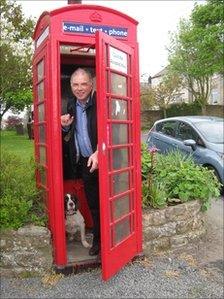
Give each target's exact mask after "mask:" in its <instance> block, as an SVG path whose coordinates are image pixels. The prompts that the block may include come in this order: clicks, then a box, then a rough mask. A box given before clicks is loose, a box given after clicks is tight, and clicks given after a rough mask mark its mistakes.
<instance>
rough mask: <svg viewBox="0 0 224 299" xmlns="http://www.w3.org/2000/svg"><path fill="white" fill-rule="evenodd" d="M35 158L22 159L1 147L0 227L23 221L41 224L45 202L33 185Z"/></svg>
mask: <svg viewBox="0 0 224 299" xmlns="http://www.w3.org/2000/svg"><path fill="white" fill-rule="evenodd" d="M34 169H35V167H34V161H30V162H25V161H24V160H22V159H20V157H18V156H16V155H14V154H10V153H7V152H5V151H2V153H1V181H0V188H1V189H0V196H1V202H0V208H1V218H0V224H1V228H13V229H17V228H19V227H21V226H23V225H25V224H28V223H33V224H37V225H44V224H45V222H46V217H45V215H44V205H43V203H42V201H41V199H40V198H41V194H40V191H38V190H37V189H36V185H35V176H34Z"/></svg>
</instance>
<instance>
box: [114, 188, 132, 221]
mask: <svg viewBox="0 0 224 299" xmlns="http://www.w3.org/2000/svg"><path fill="white" fill-rule="evenodd" d="M113 208H114V209H113V211H114V212H113V213H114V214H113V219H114V220H117V219H119V218H120V217H122V216H124V215H125V214H127V213H129V212H130V199H129V194H128V195H125V196H123V197H120V198H118V199H116V200H115V201H114V202H113Z"/></svg>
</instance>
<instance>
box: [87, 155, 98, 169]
mask: <svg viewBox="0 0 224 299" xmlns="http://www.w3.org/2000/svg"><path fill="white" fill-rule="evenodd" d="M87 166H88V167H90V166H91V168H90V170H89V171H90V172H93V171H94V170H95V169H97V168H98V150H96V151H95V152H94V153H93V154H92V155H91V156H90V157H89V160H88V162H87Z"/></svg>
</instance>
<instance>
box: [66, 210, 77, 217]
mask: <svg viewBox="0 0 224 299" xmlns="http://www.w3.org/2000/svg"><path fill="white" fill-rule="evenodd" d="M76 213H77V211H74V212H73V213H68V214H67V216H72V215H75V214H76Z"/></svg>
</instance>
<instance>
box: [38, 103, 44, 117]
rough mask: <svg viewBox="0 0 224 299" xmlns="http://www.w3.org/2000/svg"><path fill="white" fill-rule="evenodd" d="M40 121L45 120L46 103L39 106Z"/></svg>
mask: <svg viewBox="0 0 224 299" xmlns="http://www.w3.org/2000/svg"><path fill="white" fill-rule="evenodd" d="M38 121H44V104H40V105H39V106H38Z"/></svg>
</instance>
